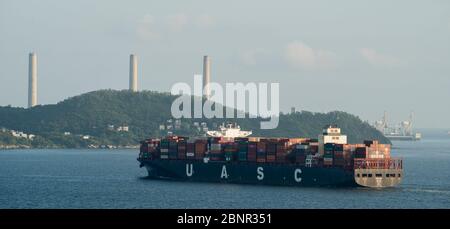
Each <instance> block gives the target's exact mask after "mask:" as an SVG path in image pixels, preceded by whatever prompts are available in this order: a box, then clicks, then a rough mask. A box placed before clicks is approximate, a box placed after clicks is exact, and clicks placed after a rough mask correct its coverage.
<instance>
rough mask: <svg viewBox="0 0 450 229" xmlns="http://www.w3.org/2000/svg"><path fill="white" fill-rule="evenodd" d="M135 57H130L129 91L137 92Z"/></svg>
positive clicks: (132, 55)
mask: <svg viewBox="0 0 450 229" xmlns="http://www.w3.org/2000/svg"><path fill="white" fill-rule="evenodd" d="M137 65H138V63H137V56H136V55H134V54H131V55H130V91H133V92H137V90H138V83H137V74H138V73H137V71H138V69H137V68H138V67H137Z"/></svg>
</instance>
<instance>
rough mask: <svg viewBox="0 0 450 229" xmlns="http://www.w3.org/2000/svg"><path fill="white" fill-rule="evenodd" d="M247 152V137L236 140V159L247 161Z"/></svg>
mask: <svg viewBox="0 0 450 229" xmlns="http://www.w3.org/2000/svg"><path fill="white" fill-rule="evenodd" d="M247 152H248V138H247V139H246V140H244V139H239V141H238V161H247Z"/></svg>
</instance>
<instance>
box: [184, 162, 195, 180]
mask: <svg viewBox="0 0 450 229" xmlns="http://www.w3.org/2000/svg"><path fill="white" fill-rule="evenodd" d="M192 174H194V165H193V164H186V176H188V177H191V176H192Z"/></svg>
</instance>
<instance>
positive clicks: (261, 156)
mask: <svg viewBox="0 0 450 229" xmlns="http://www.w3.org/2000/svg"><path fill="white" fill-rule="evenodd" d="M266 152H267V151H266V142H264V141H259V142H257V143H256V162H260V163H264V162H266Z"/></svg>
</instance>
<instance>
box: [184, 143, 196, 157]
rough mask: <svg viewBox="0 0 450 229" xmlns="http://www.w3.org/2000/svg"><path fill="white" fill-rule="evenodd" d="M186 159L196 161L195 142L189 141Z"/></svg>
mask: <svg viewBox="0 0 450 229" xmlns="http://www.w3.org/2000/svg"><path fill="white" fill-rule="evenodd" d="M186 158H187V159H194V158H195V141H194V142H193V141H188V142H187V143H186Z"/></svg>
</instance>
